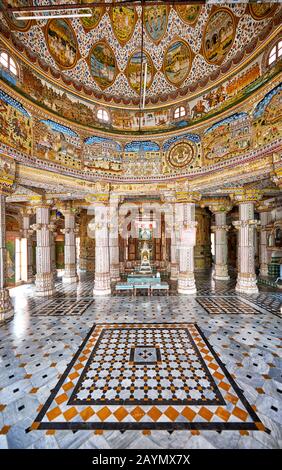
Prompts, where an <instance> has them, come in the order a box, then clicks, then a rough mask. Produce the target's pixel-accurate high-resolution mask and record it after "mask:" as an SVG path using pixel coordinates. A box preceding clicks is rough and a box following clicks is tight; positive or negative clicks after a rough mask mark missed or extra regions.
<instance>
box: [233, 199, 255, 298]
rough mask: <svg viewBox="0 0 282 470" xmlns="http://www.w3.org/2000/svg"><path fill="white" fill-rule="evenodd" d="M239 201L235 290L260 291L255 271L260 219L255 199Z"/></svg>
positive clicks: (236, 225)
mask: <svg viewBox="0 0 282 470" xmlns="http://www.w3.org/2000/svg"><path fill="white" fill-rule="evenodd" d="M238 202H239V220H238V221H235V222H233V225H234V226H235V227H236V229H237V230H238V276H237V283H236V288H235V290H236V291H237V292H244V293H246V294H255V293H257V292H258V287H257V278H256V272H255V244H254V231H255V230H256V227H257V225H258V221H257V220H255V218H254V205H255V202H256V201H255V200H246V199H243V200H241V201H238Z"/></svg>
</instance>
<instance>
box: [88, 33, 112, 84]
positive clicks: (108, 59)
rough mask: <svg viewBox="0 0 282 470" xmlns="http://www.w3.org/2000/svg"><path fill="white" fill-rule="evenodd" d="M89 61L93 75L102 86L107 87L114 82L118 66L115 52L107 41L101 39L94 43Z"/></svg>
mask: <svg viewBox="0 0 282 470" xmlns="http://www.w3.org/2000/svg"><path fill="white" fill-rule="evenodd" d="M88 63H89V68H90V72H91V75H92V77H93V78H94V80H95V82H96V83H97V85H99V87H100V88H102V89H104V88H107V87H109V86H110V85H112V84H113V83H114V81H115V78H116V76H117V73H118V67H117V62H116V58H115V54H114V52H113V50H112V49H111V47H110V46H109V45H108V44H107V42H106V41H99V42H97V43H96V44H94V45H93V47H92V49H91V51H90V53H89V56H88Z"/></svg>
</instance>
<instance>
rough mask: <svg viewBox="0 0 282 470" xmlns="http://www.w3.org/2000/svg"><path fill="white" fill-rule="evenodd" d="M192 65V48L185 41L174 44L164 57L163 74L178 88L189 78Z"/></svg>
mask: <svg viewBox="0 0 282 470" xmlns="http://www.w3.org/2000/svg"><path fill="white" fill-rule="evenodd" d="M191 65H192V52H191V49H190V46H189V45H188V44H187V42H186V41H183V39H177V40H175V41H174V42H172V43H171V44H170V45H169V46H168V48H167V50H166V52H165V55H164V62H163V72H164V74H165V77H166V79H167V80H168V82H170V83H172V85H175V86H178V85H181V83H183V82H184V80H185V79H186V78H187V77H188V74H189V72H190V69H191Z"/></svg>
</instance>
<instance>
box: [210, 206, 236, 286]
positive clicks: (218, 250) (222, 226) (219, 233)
mask: <svg viewBox="0 0 282 470" xmlns="http://www.w3.org/2000/svg"><path fill="white" fill-rule="evenodd" d="M209 209H210V210H211V211H212V212H213V213H214V215H215V225H213V226H212V227H211V229H212V231H213V232H214V233H215V274H214V276H213V277H214V279H218V280H222V281H225V280H228V279H230V278H229V275H228V264H227V259H228V256H227V254H228V244H227V232H228V230H229V228H230V227H229V226H228V225H226V214H227V212H228V211H230V210H231V206H227V205H224V204H223V203H220V202H218V204H216V203H215V204H214V205H210V206H209Z"/></svg>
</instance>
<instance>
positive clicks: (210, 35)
mask: <svg viewBox="0 0 282 470" xmlns="http://www.w3.org/2000/svg"><path fill="white" fill-rule="evenodd" d="M236 23H237V20H236V19H235V17H234V15H233V13H231V11H230V10H228V9H223V8H221V9H219V10H216V11H215V12H214V13H212V14H211V15H210V17H209V20H208V22H207V24H206V27H205V31H204V34H203V44H202V49H203V54H204V57H205V59H206V60H207V62H209V63H211V64H220V63H221V62H222V61H223V59H224V57H225V56H226V54H227V53H228V52H229V51H230V49H231V47H232V44H233V42H234V39H235V34H236Z"/></svg>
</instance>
